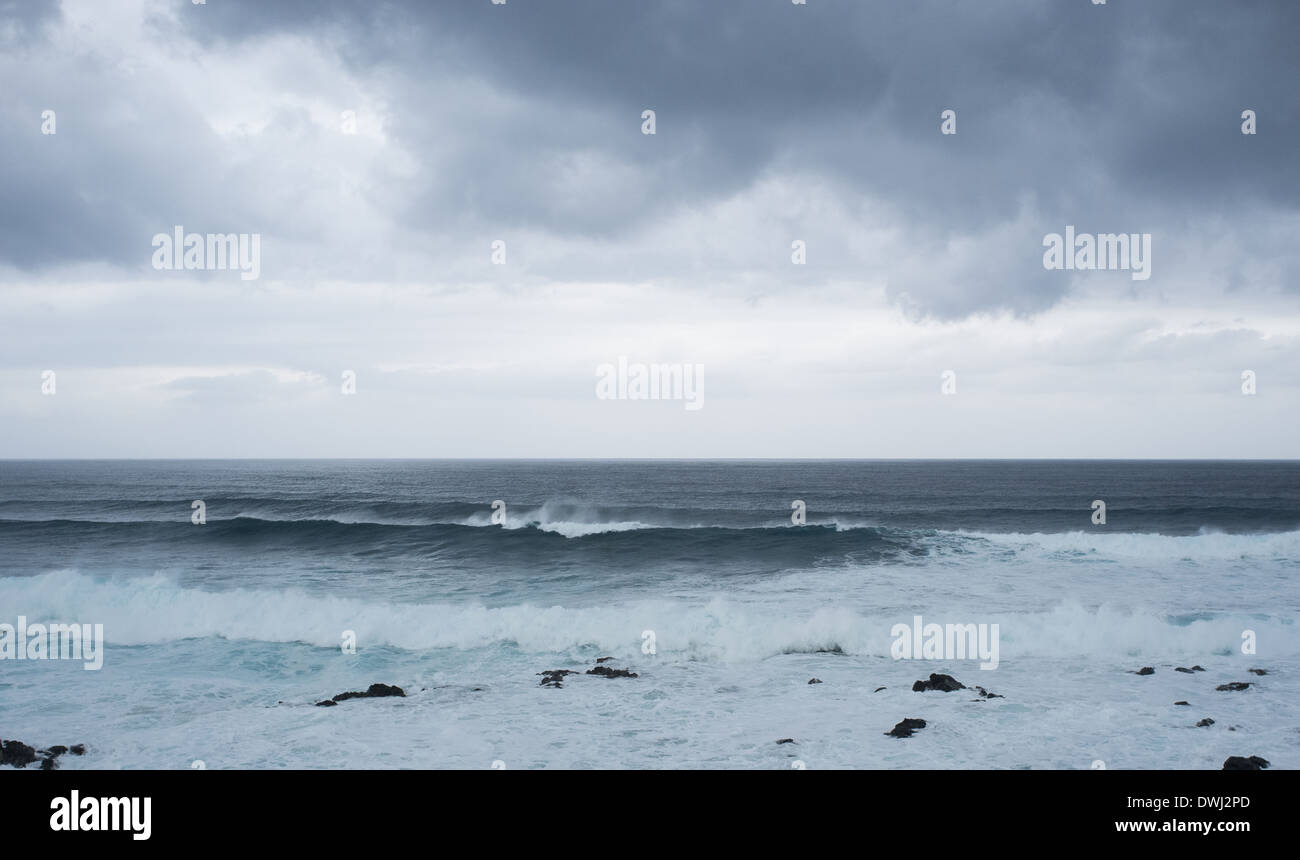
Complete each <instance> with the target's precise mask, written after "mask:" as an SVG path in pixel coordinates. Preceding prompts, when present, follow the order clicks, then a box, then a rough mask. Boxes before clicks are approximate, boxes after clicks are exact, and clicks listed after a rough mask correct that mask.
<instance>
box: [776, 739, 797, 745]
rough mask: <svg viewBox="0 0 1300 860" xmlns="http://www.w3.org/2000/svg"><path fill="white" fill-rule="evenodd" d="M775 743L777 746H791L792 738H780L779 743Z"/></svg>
mask: <svg viewBox="0 0 1300 860" xmlns="http://www.w3.org/2000/svg"><path fill="white" fill-rule="evenodd" d="M777 743H778V744H792V743H794V738H781V739H780V740H779V741H777Z"/></svg>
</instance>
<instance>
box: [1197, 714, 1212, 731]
mask: <svg viewBox="0 0 1300 860" xmlns="http://www.w3.org/2000/svg"><path fill="white" fill-rule="evenodd" d="M1212 725H1214V720H1212V719H1210V718H1209V717H1206V718H1205V719H1203V720H1200V721H1198V722H1197V723H1196V727H1197V728H1198V729H1203V728H1205V727H1206V726H1212Z"/></svg>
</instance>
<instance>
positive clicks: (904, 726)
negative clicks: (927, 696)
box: [885, 682, 925, 738]
mask: <svg viewBox="0 0 1300 860" xmlns="http://www.w3.org/2000/svg"><path fill="white" fill-rule="evenodd" d="M918 683H919V682H918ZM923 728H925V720H914V719H912V718H911V717H908V718H907V719H904V720H903V721H902V722H901V723H899V724H898V725H896V726H894V727H893V728H892V729H890V730H889V731H887V732H885V734H887V735H889V736H890V737H894V738H910V737H911V736H912V732H914V731H916V730H917V729H923Z"/></svg>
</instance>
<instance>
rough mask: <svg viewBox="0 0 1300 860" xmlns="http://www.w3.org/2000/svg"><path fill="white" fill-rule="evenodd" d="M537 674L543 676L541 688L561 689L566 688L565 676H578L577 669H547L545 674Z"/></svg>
mask: <svg viewBox="0 0 1300 860" xmlns="http://www.w3.org/2000/svg"><path fill="white" fill-rule="evenodd" d="M537 674H539V675H541V676H542V683H541V684H540V685H539V686H542V687H555V688H556V689H559V688H561V687H563V686H564V684H563V681H564V676H565V675H576V674H578V672H577V670H575V669H547V670H546V671H545V672H538V673H537Z"/></svg>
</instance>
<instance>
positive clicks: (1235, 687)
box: [1214, 681, 1250, 693]
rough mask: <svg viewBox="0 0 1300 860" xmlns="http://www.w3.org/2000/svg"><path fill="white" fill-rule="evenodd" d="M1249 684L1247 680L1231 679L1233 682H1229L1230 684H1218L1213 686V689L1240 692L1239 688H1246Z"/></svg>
mask: <svg viewBox="0 0 1300 860" xmlns="http://www.w3.org/2000/svg"><path fill="white" fill-rule="evenodd" d="M1249 686H1250V682H1249V681H1233V682H1232V683H1230V684H1220V685H1219V686H1217V687H1215V688H1214V689H1216V690H1219V691H1221V692H1224V693H1236V692H1240V691H1241V690H1244V689H1246V688H1247V687H1249Z"/></svg>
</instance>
